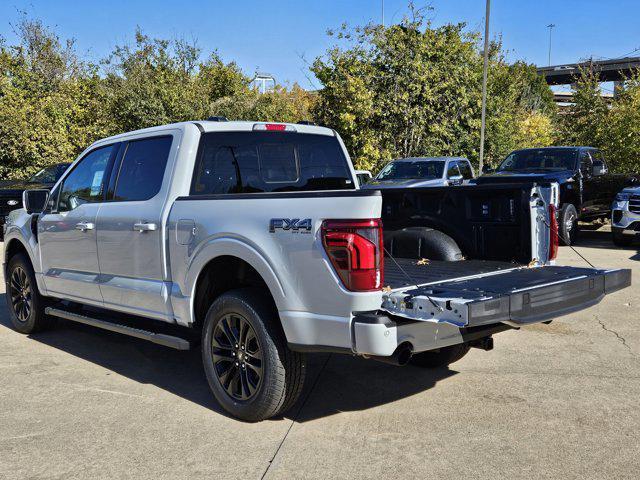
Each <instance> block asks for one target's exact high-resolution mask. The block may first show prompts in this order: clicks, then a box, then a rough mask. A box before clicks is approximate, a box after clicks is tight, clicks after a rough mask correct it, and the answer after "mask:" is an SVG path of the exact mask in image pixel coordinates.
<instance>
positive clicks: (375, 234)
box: [322, 218, 384, 292]
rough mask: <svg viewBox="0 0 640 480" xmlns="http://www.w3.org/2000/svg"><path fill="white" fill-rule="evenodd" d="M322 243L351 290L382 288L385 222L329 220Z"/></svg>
mask: <svg viewBox="0 0 640 480" xmlns="http://www.w3.org/2000/svg"><path fill="white" fill-rule="evenodd" d="M322 244H323V245H324V249H325V251H326V252H327V256H328V257H329V260H330V261H331V265H333V268H334V269H335V271H336V273H337V274H338V276H339V277H340V280H341V281H342V283H343V285H344V286H345V288H347V290H351V291H352V292H367V291H372V290H380V289H381V288H382V283H383V279H384V253H383V252H384V246H383V245H384V244H383V238H382V220H380V219H379V218H375V219H367V220H325V221H324V222H323V223H322Z"/></svg>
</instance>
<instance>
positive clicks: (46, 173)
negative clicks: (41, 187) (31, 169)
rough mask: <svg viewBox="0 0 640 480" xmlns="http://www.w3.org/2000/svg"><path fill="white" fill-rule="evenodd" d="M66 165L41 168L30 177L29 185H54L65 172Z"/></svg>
mask: <svg viewBox="0 0 640 480" xmlns="http://www.w3.org/2000/svg"><path fill="white" fill-rule="evenodd" d="M68 166H69V164H68V163H62V164H60V165H53V166H51V167H47V168H43V169H42V170H40V171H39V172H38V173H36V174H35V175H34V176H33V177H31V178H30V179H29V180H28V182H29V183H56V182H57V181H58V179H59V178H60V177H61V176H62V174H63V173H64V172H65V171H66V170H67V167H68Z"/></svg>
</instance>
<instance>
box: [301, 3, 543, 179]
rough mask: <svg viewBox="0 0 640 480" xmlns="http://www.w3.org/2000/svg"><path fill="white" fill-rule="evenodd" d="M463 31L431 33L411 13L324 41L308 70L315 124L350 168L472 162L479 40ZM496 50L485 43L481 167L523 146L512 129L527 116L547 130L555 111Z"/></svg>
mask: <svg viewBox="0 0 640 480" xmlns="http://www.w3.org/2000/svg"><path fill="white" fill-rule="evenodd" d="M464 29H465V25H464V24H448V25H444V26H442V27H438V28H434V27H432V26H431V24H430V23H429V21H427V20H425V17H424V15H423V13H422V11H420V10H416V9H412V13H411V18H405V19H404V20H403V22H402V23H401V24H399V25H393V26H390V27H388V28H384V27H381V26H372V25H369V26H366V27H357V28H355V29H353V30H351V29H349V28H347V27H345V26H343V27H342V28H341V29H340V30H339V31H338V32H337V33H334V32H330V35H332V36H334V37H336V39H337V41H338V45H336V46H334V47H332V48H331V49H329V50H328V51H327V52H326V53H325V55H323V56H322V57H319V58H317V59H316V61H315V62H314V64H313V67H312V71H313V72H314V73H315V75H316V77H317V78H318V79H319V80H320V81H321V82H322V84H323V88H322V89H321V90H320V92H319V96H320V98H319V101H318V103H317V106H316V115H317V117H318V118H319V119H320V121H322V122H323V123H326V124H328V125H331V126H333V127H334V128H336V129H337V130H338V131H339V132H340V133H341V135H342V136H343V138H344V139H345V143H346V144H347V147H348V148H349V150H350V151H351V153H352V154H353V156H354V157H355V159H356V164H357V166H358V167H360V168H373V169H374V170H375V169H377V168H379V167H380V166H381V165H382V164H383V163H384V162H386V161H388V160H390V159H391V158H394V157H408V156H423V155H424V156H426V155H428V156H436V155H465V156H467V157H469V158H471V159H472V160H476V159H477V157H478V154H477V151H478V147H479V141H480V140H479V135H480V107H481V103H480V102H481V78H482V55H481V54H480V51H479V50H478V39H479V35H478V34H477V33H465V30H464ZM501 50H502V48H501V44H500V42H493V43H492V44H491V51H490V58H491V63H490V72H489V100H488V104H487V115H488V116H487V138H486V152H487V159H488V160H489V161H491V160H492V159H493V160H497V159H498V158H501V157H502V156H504V155H505V154H506V153H508V152H509V151H510V150H511V149H513V148H515V147H517V146H518V139H523V138H524V135H519V131H518V129H519V128H525V127H526V128H528V127H527V126H528V123H527V122H525V120H526V119H527V118H528V117H529V116H531V115H533V114H534V113H535V114H536V115H538V116H545V117H547V118H548V122H545V125H547V126H549V125H551V124H552V120H553V115H554V112H555V110H554V104H553V97H552V94H551V92H550V90H549V88H548V86H547V85H546V84H545V83H544V79H541V78H540V77H539V76H538V75H537V74H536V71H535V67H533V66H532V65H526V64H524V63H522V62H517V63H515V64H513V65H509V64H508V63H507V62H506V61H505V59H504V56H503V54H502V51H501ZM535 118H538V117H535ZM538 124H540V122H538ZM547 133H549V132H547ZM549 135H550V134H549ZM549 135H547V137H545V138H549Z"/></svg>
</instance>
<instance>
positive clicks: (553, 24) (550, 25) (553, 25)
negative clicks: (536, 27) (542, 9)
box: [547, 23, 556, 66]
mask: <svg viewBox="0 0 640 480" xmlns="http://www.w3.org/2000/svg"><path fill="white" fill-rule="evenodd" d="M555 26H556V25H555V23H550V24H549V25H547V28H548V29H549V60H548V65H549V66H551V30H553V28H554V27H555Z"/></svg>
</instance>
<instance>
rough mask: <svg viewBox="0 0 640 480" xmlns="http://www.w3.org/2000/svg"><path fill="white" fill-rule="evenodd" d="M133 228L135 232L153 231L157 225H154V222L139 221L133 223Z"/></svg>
mask: <svg viewBox="0 0 640 480" xmlns="http://www.w3.org/2000/svg"><path fill="white" fill-rule="evenodd" d="M133 229H134V230H135V231H136V232H140V233H142V232H155V231H156V230H157V229H158V225H156V224H155V223H146V222H140V223H134V224H133Z"/></svg>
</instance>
